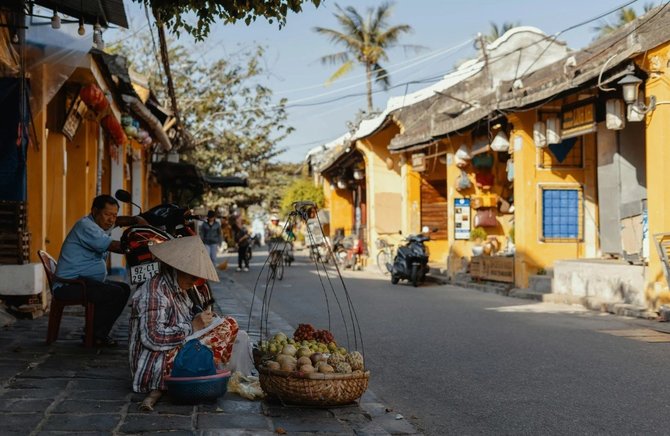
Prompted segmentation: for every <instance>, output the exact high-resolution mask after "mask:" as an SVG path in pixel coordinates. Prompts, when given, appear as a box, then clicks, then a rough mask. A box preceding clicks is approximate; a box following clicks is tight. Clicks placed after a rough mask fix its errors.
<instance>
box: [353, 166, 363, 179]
mask: <svg viewBox="0 0 670 436" xmlns="http://www.w3.org/2000/svg"><path fill="white" fill-rule="evenodd" d="M353 175H354V179H355V180H363V179H364V178H365V170H363V169H360V168H355V169H354V173H353Z"/></svg>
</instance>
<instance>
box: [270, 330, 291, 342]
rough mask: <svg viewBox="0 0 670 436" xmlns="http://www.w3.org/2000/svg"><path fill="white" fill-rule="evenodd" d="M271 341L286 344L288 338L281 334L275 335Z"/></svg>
mask: <svg viewBox="0 0 670 436" xmlns="http://www.w3.org/2000/svg"><path fill="white" fill-rule="evenodd" d="M272 340H273V341H275V342H287V341H288V338H287V337H286V335H285V334H284V333H282V332H279V333H276V334H275V335H274V336H273V337H272Z"/></svg>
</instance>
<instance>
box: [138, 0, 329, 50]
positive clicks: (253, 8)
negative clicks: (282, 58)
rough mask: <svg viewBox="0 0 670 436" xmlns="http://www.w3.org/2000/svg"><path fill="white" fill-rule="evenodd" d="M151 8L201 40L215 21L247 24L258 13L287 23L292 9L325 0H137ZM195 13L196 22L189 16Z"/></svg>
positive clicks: (174, 27) (175, 27) (177, 28)
mask: <svg viewBox="0 0 670 436" xmlns="http://www.w3.org/2000/svg"><path fill="white" fill-rule="evenodd" d="M133 1H134V2H136V3H142V4H144V5H145V7H147V8H151V10H152V11H153V13H154V16H156V17H157V18H158V19H160V20H161V21H162V22H163V23H164V24H165V25H166V26H167V27H168V28H169V29H170V30H171V31H172V32H173V33H174V34H176V35H179V33H180V32H181V31H182V30H184V31H185V32H187V33H189V34H190V35H192V36H193V37H194V38H195V39H196V40H197V41H202V40H204V39H205V37H207V35H208V34H209V31H210V29H211V26H212V24H214V22H216V21H217V20H221V21H223V23H224V24H227V23H236V22H238V21H243V22H244V23H246V24H247V25H248V24H250V23H251V22H253V21H255V20H256V18H257V17H264V18H266V19H267V20H268V21H269V22H270V23H273V22H275V21H276V22H277V23H278V24H279V26H280V27H281V26H283V25H284V24H286V17H287V15H288V13H289V12H296V13H297V12H301V11H302V5H303V3H306V2H309V3H312V4H313V5H314V6H316V7H319V5H320V4H321V0H248V1H231V0H133ZM188 16H192V17H195V23H193V22H192V21H191V20H189V19H188V18H187V17H188Z"/></svg>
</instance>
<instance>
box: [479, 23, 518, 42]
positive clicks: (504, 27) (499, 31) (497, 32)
mask: <svg viewBox="0 0 670 436" xmlns="http://www.w3.org/2000/svg"><path fill="white" fill-rule="evenodd" d="M490 24H491V27H490V28H489V33H487V34H486V35H484V42H487V43H491V42H493V41H495V40H496V39H498V38H500V37H501V36H503V35H504V34H505V32H507V31H508V30H510V29H514V28H515V27H518V26H520V25H521V23H519V22H515V23H513V22H507V21H505V22H504V23H502V24H501V25H500V26H498V24H496V23H494V22H493V21H491V23H490Z"/></svg>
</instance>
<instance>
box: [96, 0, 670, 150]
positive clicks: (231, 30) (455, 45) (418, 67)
mask: <svg viewBox="0 0 670 436" xmlns="http://www.w3.org/2000/svg"><path fill="white" fill-rule="evenodd" d="M124 3H125V5H126V13H127V15H128V17H129V21H130V23H131V24H130V29H129V30H123V31H120V30H114V29H109V30H107V31H106V32H105V34H104V39H105V41H106V42H107V43H112V42H114V41H116V40H118V39H121V38H129V37H133V36H132V35H135V34H136V35H140V34H141V33H142V32H147V33H148V31H149V26H147V19H146V17H145V14H144V10H143V9H142V7H141V6H140V5H138V4H137V3H134V2H131V1H126V2H124ZM381 3H382V1H381V0H348V1H347V0H344V1H342V0H340V1H337V2H335V1H333V0H323V1H322V3H321V5H320V6H319V7H318V8H315V7H314V6H313V5H312V4H311V2H309V1H306V2H305V3H304V10H303V12H301V13H299V14H290V15H289V16H288V19H287V23H286V25H285V26H284V27H283V28H282V29H279V28H278V26H277V24H276V23H275V24H269V23H267V21H266V20H265V19H262V18H259V19H257V21H256V22H254V23H252V24H251V25H249V26H246V25H245V24H243V23H240V24H234V25H231V24H228V25H224V24H222V23H220V22H219V23H216V24H215V25H214V26H213V27H212V31H211V33H210V35H209V37H208V38H207V39H206V40H205V41H204V42H198V43H196V42H194V41H193V40H192V39H191V38H190V37H188V36H184V35H182V37H181V38H180V39H179V42H180V43H182V44H184V45H186V46H188V47H193V51H194V53H197V54H198V57H199V58H201V59H203V58H204V59H210V60H211V59H218V58H221V57H225V56H226V54H227V53H232V52H235V51H236V50H238V49H239V48H240V47H241V46H242V47H244V46H249V45H251V44H256V45H257V44H260V45H263V46H264V47H266V55H265V66H266V69H267V70H268V74H267V75H266V76H265V77H263V78H262V79H261V80H263V81H264V84H265V85H266V86H268V87H269V88H270V89H272V90H273V92H274V95H275V97H276V98H277V99H279V98H283V97H285V98H287V99H288V105H287V106H288V108H289V109H288V113H289V118H288V123H287V124H288V125H290V126H292V127H294V128H295V131H294V132H293V133H292V134H291V135H290V136H289V137H287V138H286V139H285V140H283V141H282V142H280V143H279V144H278V146H279V147H280V148H285V149H286V151H285V152H284V153H283V154H281V155H280V156H279V158H278V160H281V161H287V162H300V161H302V160H303V159H304V157H305V155H306V153H307V152H308V151H309V150H310V149H312V148H314V147H316V146H319V145H322V144H325V143H328V142H330V141H332V140H334V139H336V138H338V137H339V136H341V135H342V134H344V133H346V132H347V130H348V129H347V122H348V121H352V120H353V119H354V118H355V117H356V114H357V113H358V111H359V110H361V109H365V108H366V97H365V79H364V69H363V67H362V66H358V67H356V68H354V69H353V70H352V71H350V72H349V74H347V75H346V76H343V77H342V78H340V79H339V80H337V81H335V82H333V83H332V84H330V85H329V86H326V84H325V83H326V81H327V79H328V78H329V77H330V76H331V75H332V73H333V72H334V71H335V70H336V69H337V68H338V67H337V66H335V65H322V64H321V62H320V61H319V59H320V57H322V56H324V55H328V54H331V53H336V52H338V51H341V48H340V47H338V46H334V45H333V44H332V43H331V42H330V41H329V40H328V39H327V38H326V37H324V36H322V35H319V34H317V33H315V32H314V30H313V28H314V27H315V26H320V27H326V28H332V29H337V30H339V27H338V23H337V21H336V19H335V18H334V16H333V13H334V12H336V11H337V9H336V6H335V5H336V4H338V5H340V6H342V7H346V6H354V7H355V8H356V9H357V10H358V11H359V12H361V13H365V12H366V11H367V10H368V9H369V8H374V7H377V6H379V5H380V4H381ZM629 3H631V0H589V1H584V0H560V1H538V0H506V1H500V0H396V1H395V3H394V8H393V13H392V15H391V19H390V20H389V24H390V25H396V24H408V25H410V26H411V27H412V29H413V31H412V33H410V34H406V35H404V36H403V37H402V39H401V40H400V41H399V43H400V44H407V45H417V46H422V47H424V49H423V50H422V51H420V52H418V53H417V52H414V51H406V50H403V49H402V48H395V49H391V50H390V51H389V52H388V54H389V60H388V61H387V62H385V63H383V64H382V66H383V67H384V68H386V70H387V71H388V72H389V73H390V80H391V86H392V88H391V89H389V90H388V92H384V91H382V90H381V89H380V88H379V87H376V86H375V88H374V90H375V91H378V92H375V94H374V95H373V102H374V106H375V108H376V109H379V110H383V109H384V108H385V107H386V102H387V100H388V98H389V97H392V96H399V95H403V94H404V93H411V92H413V91H416V90H418V89H421V88H423V87H426V86H428V85H430V84H432V83H434V82H435V81H437V80H439V78H440V77H441V76H443V75H444V74H446V73H448V72H450V71H451V70H452V69H453V68H454V65H455V64H456V63H458V62H460V61H463V60H465V59H468V58H472V57H475V56H476V55H477V53H476V51H475V49H474V47H473V44H472V41H471V40H472V38H474V37H476V35H477V33H478V32H481V33H484V34H486V33H488V32H489V30H490V28H491V23H492V22H493V23H496V24H498V25H501V24H502V23H504V22H513V23H520V24H521V25H525V26H534V27H537V28H539V29H540V30H542V31H543V32H545V33H546V34H548V35H554V34H556V33H558V32H561V31H563V30H565V29H567V28H569V27H571V26H573V25H576V24H579V23H582V22H584V21H587V20H590V19H592V18H595V17H598V16H600V15H602V14H604V13H606V12H608V11H611V10H614V9H616V8H618V7H621V6H623V5H626V4H629ZM646 3H653V4H658V3H660V2H659V1H658V0H657V1H654V2H649V1H648V0H647V1H646ZM644 4H645V2H643V1H641V0H638V1H633V2H632V4H630V7H633V8H634V9H635V10H636V12H638V14H641V13H642V10H643V5H644ZM615 19H616V12H614V13H612V14H610V15H607V16H605V17H603V18H601V19H598V20H596V21H594V22H591V23H588V24H584V25H582V26H580V27H577V28H575V29H572V30H569V31H566V32H564V33H561V34H560V36H559V37H558V39H559V40H561V41H564V42H566V43H567V44H568V47H570V48H572V49H580V48H583V47H585V46H586V45H588V44H589V43H590V42H591V41H592V40H593V38H594V36H595V35H596V32H595V30H594V27H595V26H597V25H599V24H602V23H604V22H606V21H609V22H614V21H615ZM422 80H423V81H424V82H423V84H411V83H408V82H412V81H422ZM428 80H432V81H428Z"/></svg>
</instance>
